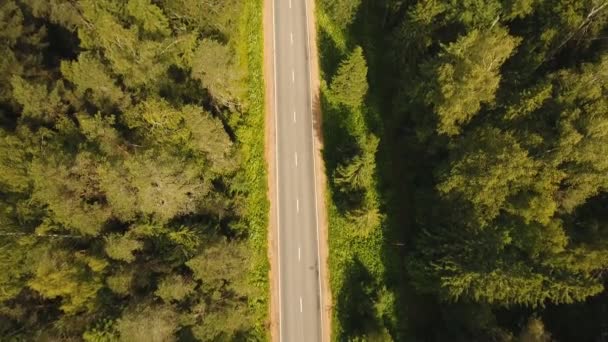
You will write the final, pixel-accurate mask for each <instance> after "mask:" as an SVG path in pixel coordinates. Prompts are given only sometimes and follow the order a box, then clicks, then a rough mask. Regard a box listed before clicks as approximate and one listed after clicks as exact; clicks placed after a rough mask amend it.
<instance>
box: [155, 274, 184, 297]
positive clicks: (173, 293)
mask: <svg viewBox="0 0 608 342" xmlns="http://www.w3.org/2000/svg"><path fill="white" fill-rule="evenodd" d="M193 291H194V284H193V283H192V282H189V281H187V280H185V279H184V277H182V276H179V275H172V276H169V277H165V278H163V279H162V280H161V281H160V283H159V284H158V288H157V289H156V292H154V293H155V294H156V295H157V296H158V297H160V298H162V300H164V301H165V302H167V303H169V302H171V301H177V302H179V301H181V300H183V299H184V298H186V297H187V296H188V295H189V294H191V293H192V292H193Z"/></svg>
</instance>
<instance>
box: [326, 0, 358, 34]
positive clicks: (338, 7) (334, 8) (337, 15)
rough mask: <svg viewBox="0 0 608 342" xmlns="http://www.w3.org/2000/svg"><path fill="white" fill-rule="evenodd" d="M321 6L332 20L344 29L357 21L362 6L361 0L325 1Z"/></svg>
mask: <svg viewBox="0 0 608 342" xmlns="http://www.w3.org/2000/svg"><path fill="white" fill-rule="evenodd" d="M321 5H322V6H323V8H324V11H325V13H327V15H329V16H330V17H331V18H332V20H334V21H335V22H337V23H340V25H342V26H343V27H344V28H348V26H349V25H350V24H351V23H352V22H353V20H354V19H355V15H356V14H357V10H358V9H359V7H360V6H361V0H335V1H331V0H324V1H321Z"/></svg>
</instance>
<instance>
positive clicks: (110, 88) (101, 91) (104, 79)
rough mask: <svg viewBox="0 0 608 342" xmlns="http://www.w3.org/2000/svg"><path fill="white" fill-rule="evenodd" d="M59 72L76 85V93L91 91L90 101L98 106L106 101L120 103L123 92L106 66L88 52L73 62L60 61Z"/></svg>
mask: <svg viewBox="0 0 608 342" xmlns="http://www.w3.org/2000/svg"><path fill="white" fill-rule="evenodd" d="M61 73H62V74H63V77H65V78H66V79H67V80H69V81H70V82H71V83H73V84H74V86H75V87H76V94H77V95H78V96H80V97H85V98H86V95H87V92H91V95H90V98H91V100H92V102H93V103H94V104H95V105H97V106H100V107H103V105H104V103H105V102H106V101H108V102H109V103H110V104H122V101H123V99H124V97H125V94H124V93H123V92H122V90H121V89H120V88H119V87H118V86H117V85H116V81H115V80H114V79H112V77H111V75H110V73H109V71H108V70H107V67H106V66H105V65H104V64H103V63H102V62H101V61H100V60H99V59H98V58H95V57H94V56H93V55H92V54H90V53H82V54H80V55H79V56H78V60H77V61H74V62H68V61H64V62H62V63H61Z"/></svg>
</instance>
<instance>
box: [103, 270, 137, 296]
mask: <svg viewBox="0 0 608 342" xmlns="http://www.w3.org/2000/svg"><path fill="white" fill-rule="evenodd" d="M132 283H133V274H132V273H131V272H128V271H125V270H119V271H118V272H116V273H115V274H112V275H110V276H108V277H107V278H106V285H107V286H108V287H109V288H110V290H112V292H114V293H116V294H118V295H128V294H129V293H130V290H131V286H132Z"/></svg>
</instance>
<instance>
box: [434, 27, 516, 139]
mask: <svg viewBox="0 0 608 342" xmlns="http://www.w3.org/2000/svg"><path fill="white" fill-rule="evenodd" d="M518 42H519V40H518V39H516V38H513V37H511V36H509V34H508V33H507V30H505V29H503V28H494V29H492V30H484V31H477V30H473V31H471V32H470V33H469V34H467V35H466V36H464V37H461V38H459V39H458V40H457V41H456V42H455V43H452V44H450V45H448V46H447V47H445V51H444V52H443V53H441V54H439V56H438V58H437V59H436V60H434V61H432V62H430V63H429V65H428V66H427V68H428V70H429V73H430V75H429V76H428V78H429V79H433V78H435V79H436V83H435V84H433V86H432V88H431V89H429V90H430V91H429V93H428V95H427V99H426V101H427V103H428V104H429V105H432V106H434V107H435V112H436V113H437V115H438V117H439V125H438V127H437V130H438V131H439V133H444V134H448V135H455V134H458V133H459V132H460V129H461V128H460V127H461V126H463V125H465V124H467V123H468V122H469V121H470V120H471V119H472V118H473V116H475V114H477V112H478V111H479V109H480V107H481V105H482V104H484V103H492V102H493V101H494V96H495V92H496V90H497V89H498V85H499V83H500V74H499V72H498V71H499V69H500V66H501V65H502V64H503V63H504V61H505V60H506V59H507V58H508V57H509V56H510V55H511V53H512V52H513V49H515V47H516V46H517V44H518Z"/></svg>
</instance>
